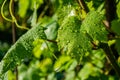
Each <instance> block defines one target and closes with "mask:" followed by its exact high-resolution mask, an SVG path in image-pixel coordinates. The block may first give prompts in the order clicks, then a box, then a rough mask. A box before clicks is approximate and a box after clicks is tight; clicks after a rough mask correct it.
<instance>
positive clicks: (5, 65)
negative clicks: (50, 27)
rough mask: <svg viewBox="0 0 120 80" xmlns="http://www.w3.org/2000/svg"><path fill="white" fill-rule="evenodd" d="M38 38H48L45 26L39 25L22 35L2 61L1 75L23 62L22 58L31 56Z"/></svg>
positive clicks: (0, 63)
mask: <svg viewBox="0 0 120 80" xmlns="http://www.w3.org/2000/svg"><path fill="white" fill-rule="evenodd" d="M38 38H41V39H46V36H45V33H44V28H43V27H41V26H39V25H38V26H36V27H33V28H32V29H30V30H29V31H28V32H27V33H26V34H24V35H23V36H22V37H20V38H19V39H18V40H17V42H16V43H15V44H14V45H13V46H12V47H11V48H10V49H9V50H8V52H7V53H6V55H5V57H4V58H3V60H2V61H1V62H0V75H1V74H3V73H5V72H6V71H8V70H9V69H12V68H14V67H15V66H16V65H18V64H19V63H21V61H22V59H24V58H26V57H27V58H30V57H31V55H32V53H31V52H32V50H33V46H32V43H33V41H34V40H35V39H38Z"/></svg>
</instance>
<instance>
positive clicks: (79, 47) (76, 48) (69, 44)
mask: <svg viewBox="0 0 120 80" xmlns="http://www.w3.org/2000/svg"><path fill="white" fill-rule="evenodd" d="M80 26H81V21H80V20H79V19H78V18H77V17H76V16H68V17H67V18H66V19H65V20H64V21H63V24H62V25H61V26H60V28H59V30H58V37H57V40H58V47H59V49H60V50H61V49H63V51H64V52H65V53H67V54H69V55H72V56H73V57H76V58H77V59H79V58H80V56H81V53H85V52H87V51H89V50H91V44H90V42H89V39H88V38H87V37H86V35H85V34H84V33H82V32H80Z"/></svg>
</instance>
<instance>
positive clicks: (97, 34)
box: [80, 11, 108, 41]
mask: <svg viewBox="0 0 120 80" xmlns="http://www.w3.org/2000/svg"><path fill="white" fill-rule="evenodd" d="M103 20H104V16H103V15H101V14H99V13H98V12H96V11H92V12H90V13H88V15H87V16H86V18H85V20H84V21H83V23H82V25H81V28H80V31H82V32H85V33H87V34H88V35H89V36H90V37H91V38H92V39H93V40H94V41H96V40H98V41H107V34H108V32H107V31H106V29H105V26H104V24H103Z"/></svg>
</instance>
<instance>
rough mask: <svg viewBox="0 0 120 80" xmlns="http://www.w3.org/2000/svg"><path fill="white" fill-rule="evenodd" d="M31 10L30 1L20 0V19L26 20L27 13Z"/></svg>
mask: <svg viewBox="0 0 120 80" xmlns="http://www.w3.org/2000/svg"><path fill="white" fill-rule="evenodd" d="M28 8H29V0H26V1H24V0H19V10H18V14H19V15H20V17H22V18H24V17H25V15H26V13H27V9H28Z"/></svg>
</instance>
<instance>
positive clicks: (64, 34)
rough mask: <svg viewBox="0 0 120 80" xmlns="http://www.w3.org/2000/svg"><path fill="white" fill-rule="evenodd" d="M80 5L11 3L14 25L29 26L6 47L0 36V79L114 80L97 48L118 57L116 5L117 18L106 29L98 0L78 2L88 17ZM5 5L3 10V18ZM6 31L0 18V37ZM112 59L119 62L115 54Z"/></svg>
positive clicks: (66, 1) (52, 0) (45, 0)
mask: <svg viewBox="0 0 120 80" xmlns="http://www.w3.org/2000/svg"><path fill="white" fill-rule="evenodd" d="M3 1H4V0H0V4H2V2H3ZM79 1H81V0H26V1H23V0H14V4H15V5H14V11H15V12H14V16H15V17H16V19H17V20H18V21H17V22H18V23H20V24H22V26H25V27H26V28H28V27H29V28H30V27H31V26H32V28H31V29H30V30H29V31H27V32H26V33H25V34H23V33H24V30H21V29H16V33H15V34H16V38H18V37H20V38H19V39H18V40H17V41H16V43H14V44H13V45H12V46H11V47H10V43H8V42H10V41H11V40H10V39H9V41H7V40H6V38H5V40H3V38H1V36H0V39H1V40H0V60H1V62H0V80H16V79H15V78H16V74H15V73H16V72H18V79H19V80H118V77H117V75H116V74H115V72H114V71H113V68H112V66H111V63H110V61H108V60H107V59H106V55H105V54H106V52H104V51H105V50H103V49H102V47H101V46H99V44H101V43H102V42H105V43H108V45H109V47H110V49H111V52H113V53H114V51H115V54H114V55H115V56H116V54H117V53H118V55H120V39H119V38H120V31H119V26H120V23H119V22H120V21H119V3H120V2H119V3H118V4H117V6H116V7H117V11H116V12H117V15H118V17H117V16H116V19H114V20H113V21H112V22H111V27H110V28H108V27H107V25H106V24H105V23H104V20H105V21H106V18H105V8H104V4H105V3H104V1H103V0H97V1H96V0H83V1H85V4H86V6H87V7H88V9H89V12H88V13H86V11H85V9H84V8H85V7H84V5H83V4H82V3H80V2H79ZM9 2H10V1H7V2H6V5H5V8H4V14H5V16H6V17H8V18H9V17H10V14H9V10H8V4H9ZM17 13H18V14H17ZM111 16H112V15H111ZM103 23H104V24H103ZM12 26H13V25H12ZM42 26H43V27H42ZM10 27H11V23H9V22H6V21H4V19H3V18H2V16H1V15H0V34H1V35H3V36H5V37H8V36H10V35H11V34H12V30H11V29H12V28H10ZM106 28H107V30H108V31H107V30H106ZM1 31H2V32H1ZM109 31H110V32H109ZM3 32H5V33H7V34H10V35H7V36H6V35H4V34H3ZM111 32H112V33H111ZM112 34H114V35H112ZM12 35H13V34H12ZM21 35H22V36H21ZM9 47H10V49H9V50H8V48H9ZM7 50H8V51H7ZM5 53H6V54H5ZM4 54H5V56H4ZM116 58H117V57H116ZM116 61H118V64H119V63H120V57H119V56H118V59H116ZM15 67H17V70H18V71H15V70H14V69H15Z"/></svg>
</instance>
